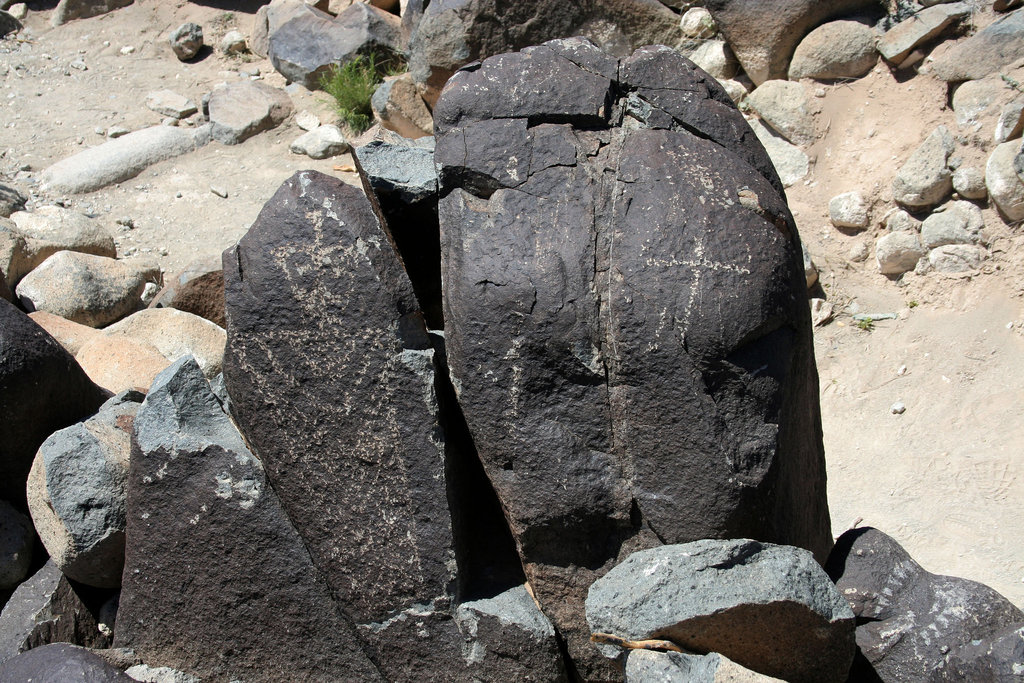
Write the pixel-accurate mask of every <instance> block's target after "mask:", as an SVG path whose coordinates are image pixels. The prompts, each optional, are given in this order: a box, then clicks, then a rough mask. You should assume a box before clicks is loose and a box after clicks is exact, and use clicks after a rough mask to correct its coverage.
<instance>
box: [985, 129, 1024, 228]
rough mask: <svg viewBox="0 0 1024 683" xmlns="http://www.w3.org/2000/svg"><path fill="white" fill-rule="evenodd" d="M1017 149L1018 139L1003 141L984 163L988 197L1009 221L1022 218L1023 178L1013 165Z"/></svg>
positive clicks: (1023, 211) (1017, 153) (1018, 148)
mask: <svg viewBox="0 0 1024 683" xmlns="http://www.w3.org/2000/svg"><path fill="white" fill-rule="evenodd" d="M1019 150H1020V141H1019V140H1011V141H1010V142H1004V143H1003V144H1001V145H999V146H998V147H996V148H995V150H993V152H992V154H991V155H990V156H989V158H988V163H987V164H986V165H985V186H986V187H987V188H988V195H989V198H991V200H992V201H993V202H994V203H995V205H996V206H997V207H999V211H1000V212H1002V214H1003V215H1004V216H1005V217H1006V218H1007V219H1008V220H1010V221H1019V220H1024V178H1022V177H1021V176H1020V174H1018V173H1017V171H1016V168H1015V167H1014V161H1015V159H1016V158H1017V157H1019V156H1020V154H1019Z"/></svg>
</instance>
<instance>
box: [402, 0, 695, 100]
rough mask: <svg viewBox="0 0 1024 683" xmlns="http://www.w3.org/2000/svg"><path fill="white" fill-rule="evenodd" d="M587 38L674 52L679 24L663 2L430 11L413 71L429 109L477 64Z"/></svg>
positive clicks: (439, 6) (480, 0)
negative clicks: (446, 88)
mask: <svg viewBox="0 0 1024 683" xmlns="http://www.w3.org/2000/svg"><path fill="white" fill-rule="evenodd" d="M569 36H585V37H586V38H588V39H590V40H592V41H593V42H594V43H596V44H597V45H599V46H600V47H602V48H604V49H606V50H608V51H610V52H612V53H613V54H617V55H622V56H625V55H628V54H629V53H630V51H632V50H633V49H635V48H637V47H640V46H641V45H649V44H654V43H658V44H666V45H671V46H675V44H676V43H677V42H678V41H679V38H680V30H679V17H678V16H676V15H675V14H674V13H673V12H672V11H671V10H669V9H668V8H667V7H665V6H664V5H662V4H661V3H660V2H658V0H592V1H590V2H562V1H561V0H535V1H534V2H500V1H499V0H449V1H447V2H431V3H429V4H427V6H426V8H425V9H424V11H423V15H422V17H420V19H419V23H418V25H417V27H416V30H415V32H414V33H413V35H412V38H411V41H410V46H409V52H410V54H409V71H410V72H411V73H412V76H413V80H415V81H416V83H417V85H418V87H419V88H420V92H421V93H422V94H423V98H424V99H425V100H426V101H427V103H428V104H429V105H431V106H433V105H434V103H435V102H436V100H437V97H438V95H439V94H440V92H441V88H442V87H443V86H444V84H445V82H446V81H447V80H448V78H449V77H450V76H451V75H452V74H453V73H455V71H456V70H457V69H459V68H460V67H462V66H464V65H466V64H468V63H470V62H472V61H475V60H479V59H484V58H486V57H490V56H492V55H497V54H499V53H502V52H508V51H511V50H519V49H521V48H524V47H526V46H528V45H537V44H540V43H542V42H544V41H546V40H551V39H554V38H567V37H569Z"/></svg>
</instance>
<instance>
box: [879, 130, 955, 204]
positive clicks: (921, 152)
mask: <svg viewBox="0 0 1024 683" xmlns="http://www.w3.org/2000/svg"><path fill="white" fill-rule="evenodd" d="M953 150H954V143H953V136H952V135H951V134H950V133H949V131H948V130H947V129H946V127H945V126H939V127H938V128H936V129H935V130H934V131H932V133H931V134H930V135H929V136H928V137H927V138H926V139H925V141H924V142H922V143H921V145H920V146H918V148H917V149H916V150H914V152H913V154H911V155H910V158H909V159H907V161H906V163H904V164H903V166H902V167H900V170H899V171H897V172H896V177H895V178H894V179H893V181H892V193H893V199H895V200H896V201H897V202H899V203H900V204H902V205H904V206H909V207H911V208H927V207H931V206H935V205H936V204H938V203H940V202H941V201H942V200H943V199H945V198H946V196H947V195H949V193H950V192H951V191H952V190H953V177H952V174H951V173H950V170H949V156H950V155H951V154H952V153H953Z"/></svg>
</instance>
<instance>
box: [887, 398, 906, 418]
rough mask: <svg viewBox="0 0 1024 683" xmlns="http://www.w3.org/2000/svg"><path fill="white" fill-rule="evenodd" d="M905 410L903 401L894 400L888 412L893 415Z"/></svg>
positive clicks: (900, 413)
mask: <svg viewBox="0 0 1024 683" xmlns="http://www.w3.org/2000/svg"><path fill="white" fill-rule="evenodd" d="M906 410H907V406H906V405H904V404H903V401H896V402H895V403H893V404H892V407H891V408H889V412H891V413H892V414H893V415H902V414H903V413H904V412H906Z"/></svg>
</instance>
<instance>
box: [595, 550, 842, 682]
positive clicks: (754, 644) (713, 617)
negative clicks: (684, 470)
mask: <svg viewBox="0 0 1024 683" xmlns="http://www.w3.org/2000/svg"><path fill="white" fill-rule="evenodd" d="M587 623H588V624H589V625H590V629H591V631H593V632H595V633H611V634H614V635H616V636H620V637H623V638H628V639H630V640H647V639H651V638H658V639H664V640H670V641H672V642H673V643H675V644H677V645H679V646H680V647H682V648H683V649H685V650H688V651H691V652H717V653H720V654H722V655H725V656H726V657H728V658H729V659H731V660H733V661H734V662H736V663H738V664H740V665H742V666H745V667H747V668H748V669H752V670H754V671H756V672H758V673H762V674H767V675H769V676H775V677H777V678H782V679H784V680H787V681H794V682H796V681H807V682H812V681H845V680H846V677H847V674H848V672H849V670H850V664H851V663H852V661H853V655H854V651H855V647H854V643H853V640H854V638H853V635H854V614H853V612H852V611H851V610H850V606H849V605H848V604H847V602H846V600H844V599H843V596H842V595H840V593H839V592H838V591H837V590H836V587H835V586H833V585H832V582H831V581H830V580H829V577H828V575H827V574H826V573H825V571H824V570H823V569H822V568H821V566H820V565H818V563H817V562H815V560H814V557H813V556H812V555H811V553H809V552H808V551H806V550H803V549H802V548H794V547H792V546H780V545H774V544H771V543H759V542H757V541H751V540H746V539H738V540H702V541H694V542H692V543H684V544H681V545H667V546H662V547H660V548H652V549H649V550H641V551H639V552H636V553H633V554H632V555H630V556H629V557H628V558H627V559H626V561H625V562H623V563H622V564H620V565H618V566H616V567H614V568H613V569H612V570H611V571H609V572H608V573H607V574H605V575H604V576H603V577H601V578H600V579H598V580H597V581H596V582H594V584H593V585H592V586H591V587H590V592H589V594H588V596H587ZM598 649H599V650H601V652H602V654H604V655H605V656H606V657H610V658H613V659H617V658H622V655H623V653H622V651H621V650H619V649H618V648H616V647H613V646H608V645H598Z"/></svg>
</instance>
